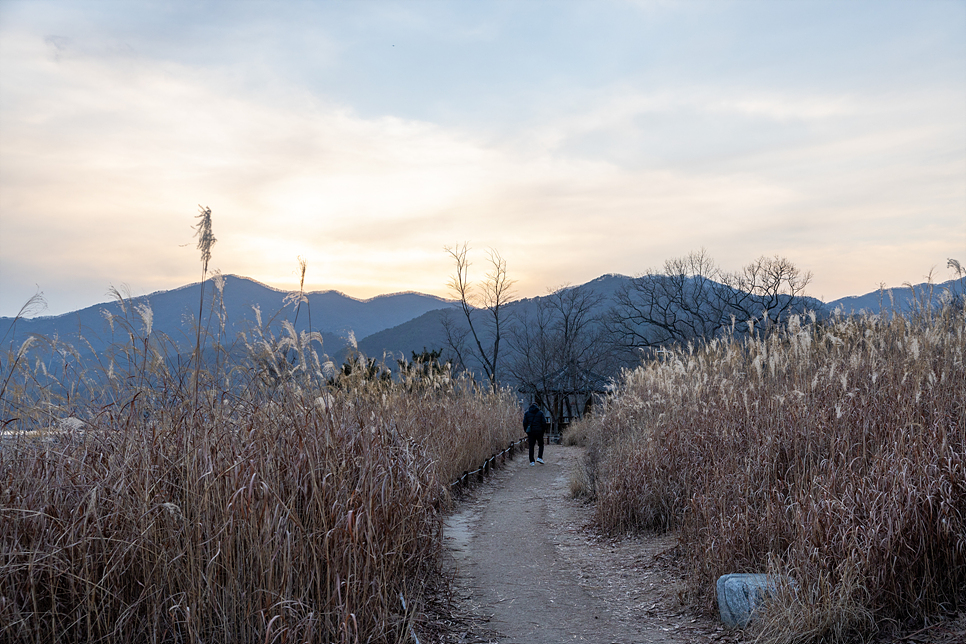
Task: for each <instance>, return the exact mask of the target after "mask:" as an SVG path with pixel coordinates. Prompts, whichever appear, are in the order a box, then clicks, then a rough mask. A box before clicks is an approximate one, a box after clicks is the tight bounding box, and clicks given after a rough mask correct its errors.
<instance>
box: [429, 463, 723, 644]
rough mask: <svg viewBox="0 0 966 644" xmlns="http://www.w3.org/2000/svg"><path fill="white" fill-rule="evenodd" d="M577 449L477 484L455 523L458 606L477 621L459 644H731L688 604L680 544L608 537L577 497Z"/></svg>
mask: <svg viewBox="0 0 966 644" xmlns="http://www.w3.org/2000/svg"><path fill="white" fill-rule="evenodd" d="M579 455H580V450H579V448H575V447H563V446H558V445H549V446H547V449H546V452H545V454H544V459H545V461H546V464H545V465H536V466H534V467H530V466H529V464H528V463H527V457H526V454H525V453H524V454H523V455H522V456H521V455H519V454H518V456H517V457H516V458H515V459H514V460H513V461H510V462H509V463H507V465H506V466H505V467H503V468H501V469H500V470H499V471H497V472H496V473H495V474H494V475H493V476H492V478H491V480H490V481H488V482H486V483H484V484H482V485H480V486H478V487H477V488H476V489H475V490H474V491H473V492H472V493H471V494H470V495H469V496H468V497H467V498H466V499H464V500H462V501H461V502H460V503H459V504H458V506H457V512H456V513H455V514H453V515H452V516H450V517H449V518H448V520H447V524H446V541H447V544H448V546H449V552H450V553H451V555H452V565H453V566H454V567H455V571H456V593H457V595H458V597H456V600H457V601H458V602H460V603H461V611H464V612H465V614H466V615H467V616H472V619H468V620H467V622H466V624H465V629H464V630H463V632H462V633H461V634H460V635H459V639H457V640H455V641H462V642H500V643H503V644H545V643H546V644H550V643H551V642H552V643H554V644H559V643H561V642H595V643H598V644H618V643H619V644H632V643H650V642H669V643H672V644H674V643H685V642H732V641H735V638H736V637H739V634H737V633H732V632H730V631H726V630H724V629H723V628H722V627H721V626H720V624H719V623H717V622H716V620H714V619H712V618H710V617H708V616H706V615H700V614H698V613H695V612H694V611H693V610H692V609H690V608H688V607H686V606H684V605H682V603H681V601H680V599H679V597H678V591H679V589H680V579H679V578H678V577H677V574H676V573H675V572H674V566H673V565H670V564H669V559H671V557H672V554H671V553H672V551H673V549H674V546H675V541H674V539H673V537H667V536H660V537H634V538H625V539H620V540H610V539H603V538H600V537H598V536H596V535H595V533H594V532H593V531H592V530H589V529H588V524H589V522H590V514H591V508H590V507H589V506H588V505H587V504H585V503H582V502H580V501H575V500H573V499H571V498H570V495H569V490H568V487H569V479H570V471H571V468H572V467H573V466H574V464H575V463H576V462H577V459H578V458H579Z"/></svg>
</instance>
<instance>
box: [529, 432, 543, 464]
mask: <svg viewBox="0 0 966 644" xmlns="http://www.w3.org/2000/svg"><path fill="white" fill-rule="evenodd" d="M535 444H536V445H539V446H540V451H539V452H538V453H537V456H539V457H540V458H543V432H540V433H539V434H538V433H536V432H531V433H529V434H527V445H529V446H530V462H531V463H532V462H533V446H534V445H535Z"/></svg>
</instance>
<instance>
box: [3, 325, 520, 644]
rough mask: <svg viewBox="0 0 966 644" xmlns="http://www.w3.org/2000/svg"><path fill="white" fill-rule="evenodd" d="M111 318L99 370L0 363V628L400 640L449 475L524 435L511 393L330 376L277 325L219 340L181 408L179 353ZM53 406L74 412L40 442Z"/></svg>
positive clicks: (64, 636)
mask: <svg viewBox="0 0 966 644" xmlns="http://www.w3.org/2000/svg"><path fill="white" fill-rule="evenodd" d="M142 313H143V312H142ZM135 321H136V319H135ZM113 322H114V323H115V324H117V325H118V326H117V328H119V329H122V330H123V331H124V332H125V333H127V335H128V336H129V337H128V341H127V342H124V343H122V344H118V345H116V346H115V347H114V351H115V353H114V354H112V355H111V356H103V357H101V364H102V367H103V371H102V373H99V374H94V373H92V372H90V371H88V372H83V373H77V372H76V371H75V370H74V368H73V365H76V364H77V362H76V360H75V358H74V356H75V355H76V352H74V353H71V352H70V351H67V350H63V351H60V352H58V351H54V352H51V353H50V354H48V357H47V358H46V362H45V361H44V360H42V359H40V358H36V359H33V360H30V361H28V360H25V359H21V360H19V361H17V360H15V358H16V355H14V356H12V358H14V359H13V360H11V359H10V358H11V356H8V357H7V359H6V360H5V361H4V362H3V363H0V367H4V368H6V369H7V370H8V371H4V372H3V373H2V374H0V375H2V376H3V378H4V380H3V382H4V384H5V390H4V394H3V396H0V413H2V415H3V417H2V421H3V424H4V427H5V428H6V430H7V432H6V436H7V437H6V438H4V439H3V441H2V443H0V640H2V641H10V642H359V641H364V642H400V641H404V640H406V638H408V637H409V635H408V633H409V629H410V628H411V626H412V625H413V623H414V622H418V620H419V607H420V605H421V597H420V593H421V589H422V587H423V584H424V583H425V582H433V581H439V556H440V553H441V514H440V510H441V505H442V504H444V503H446V502H447V500H448V489H449V486H448V483H449V481H450V479H451V478H452V477H453V476H454V473H458V472H461V471H462V469H465V468H466V466H467V464H468V463H479V462H480V461H481V460H482V459H483V458H484V457H485V456H487V455H489V454H491V453H492V452H493V451H494V449H496V448H498V447H504V446H505V445H506V443H507V442H509V441H510V440H511V439H512V438H513V437H514V436H516V434H518V433H519V429H518V425H519V419H518V410H517V409H516V408H515V405H514V404H513V403H512V399H510V398H509V397H507V396H506V395H504V394H490V393H487V392H486V391H481V390H479V389H478V388H476V387H474V386H473V384H472V383H471V382H469V381H453V380H452V379H448V375H446V378H447V379H448V380H446V381H443V382H441V381H424V382H418V383H408V386H403V385H400V384H398V383H396V384H393V383H391V382H390V383H386V382H366V381H364V380H362V379H358V380H356V381H352V382H345V383H342V385H343V386H341V387H338V388H333V387H327V386H325V385H321V384H320V383H324V382H325V377H324V374H323V371H324V369H323V366H322V365H321V364H320V361H319V359H318V357H317V356H315V355H314V353H313V352H312V343H313V342H317V337H315V336H308V335H305V336H301V337H300V336H298V335H296V334H295V333H294V330H290V331H288V335H287V336H286V337H283V338H282V339H280V340H278V339H275V338H272V337H270V336H269V335H267V334H266V333H260V334H257V336H258V337H254V338H251V339H250V340H249V341H248V343H247V345H248V348H247V350H246V351H244V352H239V351H238V350H237V349H234V350H228V349H216V350H213V351H212V352H211V356H212V357H211V359H210V360H209V361H208V363H206V365H205V369H204V370H202V371H200V378H201V386H200V389H201V395H200V396H199V399H198V402H197V406H195V402H194V401H195V397H194V392H193V386H192V384H193V383H192V379H193V374H194V373H195V371H194V365H190V364H189V363H179V362H178V361H177V360H176V359H173V358H169V357H168V356H167V355H166V354H165V353H164V352H163V349H162V347H163V346H165V345H164V342H163V339H159V338H155V337H153V336H152V335H151V331H150V324H149V323H148V324H147V325H145V326H144V331H146V332H143V333H139V332H137V331H136V328H135V327H136V326H137V325H136V324H134V323H132V322H130V321H126V320H114V321H113ZM21 358H23V356H21ZM55 367H56V368H55ZM55 374H56V375H59V379H58V378H57V377H55ZM82 394H83V395H82ZM66 416H74V417H78V418H83V419H84V420H85V421H86V425H84V426H83V427H79V426H78V424H77V423H73V424H69V425H68V429H67V430H66V431H55V432H53V433H52V434H48V435H53V438H52V439H49V440H43V441H41V440H38V439H37V438H36V430H38V429H43V428H50V427H52V426H54V427H56V426H57V423H56V422H55V419H57V418H63V417H66ZM402 598H405V602H406V605H407V606H408V611H406V610H404V609H403V601H402Z"/></svg>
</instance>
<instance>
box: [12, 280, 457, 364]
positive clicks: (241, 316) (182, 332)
mask: <svg viewBox="0 0 966 644" xmlns="http://www.w3.org/2000/svg"><path fill="white" fill-rule="evenodd" d="M200 287H201V285H200V284H198V283H195V284H190V285H187V286H183V287H180V288H177V289H172V290H169V291H158V292H156V293H152V294H150V295H144V296H139V297H132V298H130V299H125V300H124V301H123V302H121V301H118V300H115V301H113V302H106V303H102V304H96V305H94V306H89V307H87V308H85V309H81V310H79V311H74V312H72V313H66V314H64V315H59V316H46V317H36V318H26V319H20V320H14V319H13V318H0V338H3V344H4V346H8V347H9V346H19V344H20V343H21V342H22V341H23V340H24V339H26V338H27V337H29V336H30V335H40V336H44V337H48V338H59V339H61V340H65V341H67V342H70V343H72V344H74V345H75V346H78V347H84V348H85V349H86V350H88V351H90V350H93V351H94V352H99V351H101V350H102V349H103V348H104V347H106V346H107V345H109V344H110V343H111V342H113V341H114V340H115V339H116V338H115V335H116V333H117V332H118V331H117V326H116V325H115V327H114V329H112V326H111V322H110V320H111V318H112V317H113V318H118V317H128V318H129V319H130V320H132V321H134V324H135V328H136V329H137V330H138V331H141V330H142V329H143V326H144V324H145V322H144V320H142V319H141V317H140V314H139V313H138V311H139V310H143V307H144V306H145V305H149V306H150V309H151V312H152V332H153V333H160V334H164V335H166V336H168V337H169V338H170V339H171V340H172V341H173V342H174V343H175V344H176V345H177V346H178V347H179V349H182V350H183V349H184V348H186V347H189V346H192V345H193V343H194V323H195V320H196V318H197V315H198V304H199V301H200V299H201V290H200ZM214 294H215V288H214V285H213V284H212V282H211V280H209V281H207V282H206V283H205V300H206V303H205V309H204V316H205V319H204V320H203V324H204V325H205V326H206V328H208V329H209V330H210V331H213V332H217V330H218V328H219V326H220V321H219V319H218V318H217V316H216V315H215V313H213V311H215V309H216V307H212V306H211V303H212V298H213V295H214ZM223 294H224V299H223V305H224V309H223V315H224V319H225V337H226V338H229V339H231V338H234V337H236V335H237V334H238V333H240V332H247V331H250V329H251V328H252V327H253V325H254V324H255V323H256V314H255V310H256V309H257V310H259V311H260V312H261V317H262V321H263V323H264V324H266V325H268V326H269V328H270V329H271V330H272V332H273V333H276V334H278V333H279V332H280V331H281V328H282V322H283V321H285V320H288V321H290V322H293V323H294V324H295V327H296V330H298V331H300V332H301V331H306V330H308V329H309V324H310V321H311V328H312V329H313V330H321V331H322V332H323V339H324V343H325V347H324V348H325V350H326V351H327V352H329V353H335V352H337V351H339V350H340V349H342V347H343V346H344V345H345V343H346V340H345V338H346V337H348V336H349V334H350V333H352V334H354V335H355V337H357V338H362V337H366V336H368V335H372V334H373V333H377V332H379V331H381V330H383V329H387V328H389V327H392V326H396V325H398V324H401V323H403V322H405V321H407V320H411V319H413V318H415V317H418V316H420V315H422V314H424V313H426V312H427V311H431V310H435V309H441V308H446V307H448V306H452V303H451V302H448V301H447V300H444V299H442V298H439V297H436V296H433V295H424V294H421V293H394V294H390V295H380V296H377V297H374V298H371V299H368V300H359V299H356V298H352V297H349V296H347V295H345V294H343V293H339V292H338V291H320V292H314V293H306V294H305V297H306V300H307V301H306V302H305V303H303V304H302V307H301V310H300V311H299V313H298V319H297V320H296V318H295V308H294V306H292V305H291V304H290V305H289V306H287V307H286V306H285V298H286V295H287V293H286V292H285V291H281V290H278V289H275V288H272V287H270V286H266V285H265V284H262V283H260V282H257V281H255V280H252V279H248V278H245V277H240V276H237V275H226V276H225V277H224V290H223Z"/></svg>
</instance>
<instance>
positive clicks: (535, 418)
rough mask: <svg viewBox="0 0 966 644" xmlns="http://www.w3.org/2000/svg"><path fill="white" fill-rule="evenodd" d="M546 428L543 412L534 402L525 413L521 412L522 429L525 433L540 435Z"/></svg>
mask: <svg viewBox="0 0 966 644" xmlns="http://www.w3.org/2000/svg"><path fill="white" fill-rule="evenodd" d="M546 429H547V421H546V419H545V418H544V417H543V412H542V411H540V408H539V407H537V405H536V404H533V405H530V409H528V410H527V413H525V414H523V431H525V432H526V433H527V434H530V433H533V434H534V435H535V436H541V435H543V432H544V431H546Z"/></svg>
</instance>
